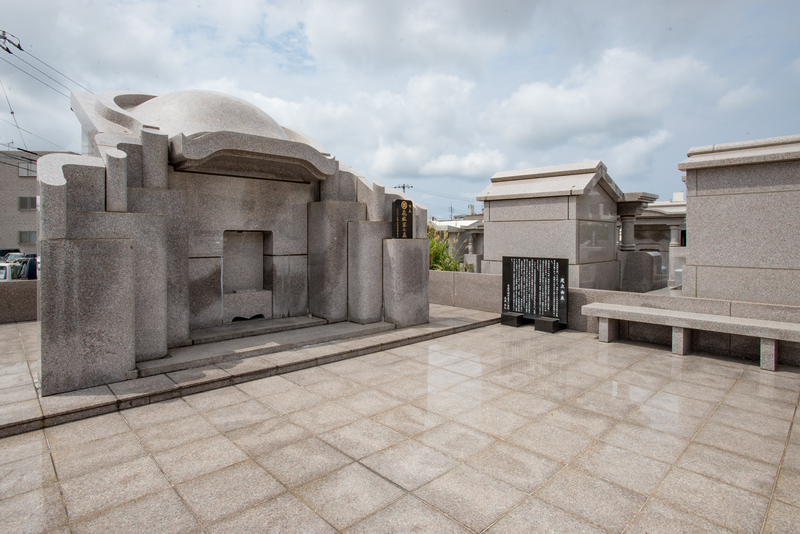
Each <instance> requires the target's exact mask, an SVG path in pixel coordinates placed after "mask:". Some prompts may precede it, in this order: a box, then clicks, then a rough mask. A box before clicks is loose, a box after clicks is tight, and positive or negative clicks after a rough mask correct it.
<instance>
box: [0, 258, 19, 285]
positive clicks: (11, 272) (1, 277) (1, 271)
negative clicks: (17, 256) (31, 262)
mask: <svg viewBox="0 0 800 534" xmlns="http://www.w3.org/2000/svg"><path fill="white" fill-rule="evenodd" d="M19 270H20V265H19V264H17V263H6V262H2V263H0V282H10V281H11V280H16V279H17V277H18V276H19Z"/></svg>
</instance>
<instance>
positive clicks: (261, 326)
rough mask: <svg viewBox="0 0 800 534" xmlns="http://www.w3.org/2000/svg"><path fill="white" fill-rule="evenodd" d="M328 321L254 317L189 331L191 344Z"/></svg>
mask: <svg viewBox="0 0 800 534" xmlns="http://www.w3.org/2000/svg"><path fill="white" fill-rule="evenodd" d="M327 323H328V321H326V320H325V319H320V318H319V317H284V318H281V319H256V320H252V321H237V322H235V323H229V324H226V325H222V326H215V327H213V328H202V329H198V330H192V331H191V332H189V337H190V338H191V340H192V345H202V344H204V343H215V342H217V341H226V340H228V339H239V338H243V337H251V336H257V335H260V334H272V333H275V332H284V331H286V330H297V329H299V328H308V327H311V326H319V325H323V324H327Z"/></svg>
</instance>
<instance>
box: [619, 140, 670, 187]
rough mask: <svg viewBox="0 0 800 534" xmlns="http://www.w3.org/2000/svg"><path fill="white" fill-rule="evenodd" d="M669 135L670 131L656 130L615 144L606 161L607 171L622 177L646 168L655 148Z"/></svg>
mask: <svg viewBox="0 0 800 534" xmlns="http://www.w3.org/2000/svg"><path fill="white" fill-rule="evenodd" d="M671 137H672V134H671V133H670V132H668V131H666V130H658V131H656V132H653V133H651V134H650V135H648V136H647V137H633V138H631V139H628V140H626V141H624V142H622V143H620V144H618V145H616V146H615V147H614V148H613V149H611V153H610V157H609V158H608V161H606V163H607V165H608V169H609V173H611V174H612V176H619V177H621V178H624V177H628V176H633V175H635V174H637V173H642V172H644V171H646V170H648V169H649V167H650V164H651V159H652V155H653V153H654V152H655V150H656V149H658V148H659V147H661V146H663V145H664V144H665V143H666V142H667V141H669V140H670V138H671ZM642 178H646V177H642Z"/></svg>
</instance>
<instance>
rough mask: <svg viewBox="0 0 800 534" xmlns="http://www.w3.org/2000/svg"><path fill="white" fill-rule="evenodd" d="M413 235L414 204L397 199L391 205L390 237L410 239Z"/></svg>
mask: <svg viewBox="0 0 800 534" xmlns="http://www.w3.org/2000/svg"><path fill="white" fill-rule="evenodd" d="M413 233H414V204H413V203H412V202H411V201H410V200H404V199H397V200H395V201H394V202H393V203H392V237H393V238H394V239H411V237H412V236H413Z"/></svg>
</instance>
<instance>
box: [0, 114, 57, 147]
mask: <svg viewBox="0 0 800 534" xmlns="http://www.w3.org/2000/svg"><path fill="white" fill-rule="evenodd" d="M0 121H3V122H4V123H6V124H10V125H11V126H14V124H13V123H10V122H8V121H7V120H5V119H3V118H0ZM20 130H22V131H23V132H25V133H28V134H31V135H32V136H34V137H36V138H38V139H41V140H42V141H45V142H47V143H50V144H51V145H53V146H57V147H58V148H63V149H64V150H66V151H69V149H68V148H65V147H63V146H61V145H58V144H56V143H54V142H52V141H50V140H48V139H45V138H44V137H41V136H39V135H36V134H35V133H33V132H31V131H29V130H26V129H25V128H20Z"/></svg>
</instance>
